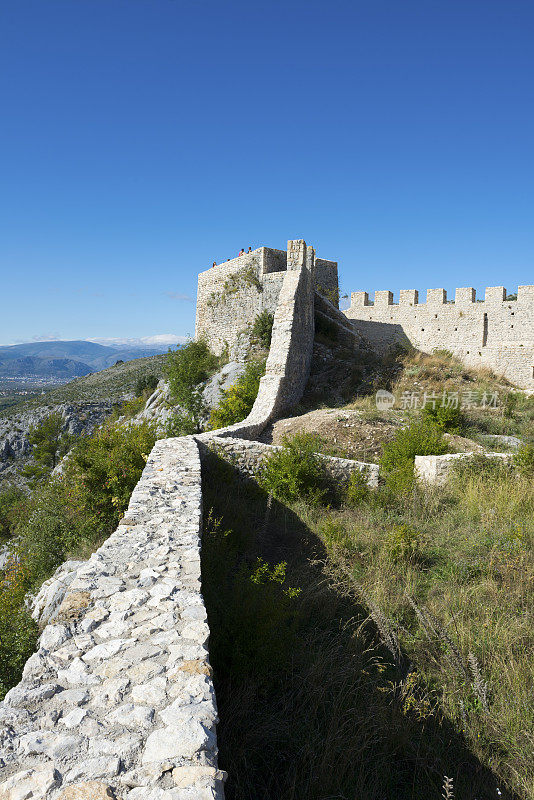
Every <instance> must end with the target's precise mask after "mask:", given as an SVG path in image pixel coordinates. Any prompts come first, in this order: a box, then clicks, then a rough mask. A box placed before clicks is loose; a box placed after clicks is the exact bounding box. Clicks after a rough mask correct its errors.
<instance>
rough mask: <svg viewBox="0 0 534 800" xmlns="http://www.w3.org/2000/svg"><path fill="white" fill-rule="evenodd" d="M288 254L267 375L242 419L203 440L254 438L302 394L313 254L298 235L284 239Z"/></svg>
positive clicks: (309, 341)
mask: <svg viewBox="0 0 534 800" xmlns="http://www.w3.org/2000/svg"><path fill="white" fill-rule="evenodd" d="M288 253H289V254H290V256H291V258H288V261H289V263H290V269H288V271H287V272H285V273H284V279H283V283H282V288H281V290H280V295H279V298H278V304H277V306H276V311H275V314H274V323H273V331H272V338H271V347H270V349H269V356H268V358H267V364H266V368H265V375H264V376H263V378H261V380H260V386H259V391H258V396H257V397H256V401H255V403H254V405H253V407H252V410H251V412H250V414H249V415H248V417H247V418H246V419H244V420H243V421H242V422H238V423H236V424H235V425H229V426H228V427H226V428H220V429H218V430H217V431H214V432H209V433H205V434H201V436H200V437H199V438H200V439H201V440H202V439H210V438H213V436H214V435H215V436H234V437H240V438H243V439H254V438H256V437H257V436H259V434H260V433H261V432H262V431H263V429H264V428H265V427H266V425H267V424H268V422H269V421H270V420H271V419H274V417H275V416H277V415H279V414H280V413H281V412H282V411H284V410H286V409H288V408H290V407H291V406H292V405H294V404H295V403H297V402H298V401H299V400H300V398H301V397H302V393H303V392H304V388H305V386H306V382H307V380H308V376H309V373H310V366H311V359H312V355H313V339H314V294H315V286H314V269H315V252H314V250H313V248H312V247H307V246H306V243H305V242H304V241H303V240H301V239H297V240H294V241H290V242H288Z"/></svg>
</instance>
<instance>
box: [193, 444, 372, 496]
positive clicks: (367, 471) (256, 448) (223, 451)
mask: <svg viewBox="0 0 534 800" xmlns="http://www.w3.org/2000/svg"><path fill="white" fill-rule="evenodd" d="M205 447H206V442H202V443H201V446H200V454H201V457H202V454H203V451H204V448H205ZM209 447H210V448H211V449H213V450H214V451H215V452H216V453H219V454H220V455H221V456H222V457H223V458H225V459H226V460H227V461H229V462H230V463H231V464H232V465H233V466H234V467H235V468H236V469H237V470H238V471H239V472H240V473H241V474H242V475H244V476H246V477H249V478H256V477H257V476H258V474H259V472H260V471H261V468H262V465H263V463H264V461H265V458H266V456H268V455H270V454H271V453H273V452H276V451H277V450H281V449H282V448H281V447H280V446H278V445H273V444H264V443H263V442H254V441H247V440H245V439H236V438H232V437H225V438H223V437H220V438H217V437H214V438H213V439H212V440H211V441H210V442H209ZM319 458H320V459H321V461H323V463H324V466H325V470H326V473H327V474H328V475H329V476H330V477H331V478H333V479H334V480H335V481H336V483H338V484H341V485H342V484H346V483H347V482H348V481H349V479H350V476H351V475H352V473H353V472H361V473H362V474H364V475H365V476H366V479H367V484H368V486H371V487H373V488H375V487H376V486H378V471H379V467H378V464H368V463H366V462H364V461H352V460H349V459H346V458H336V457H335V456H323V455H320V456H319Z"/></svg>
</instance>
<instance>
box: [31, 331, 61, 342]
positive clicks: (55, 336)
mask: <svg viewBox="0 0 534 800" xmlns="http://www.w3.org/2000/svg"><path fill="white" fill-rule="evenodd" d="M30 341H32V342H60V341H61V334H59V333H41V334H40V335H38V336H32V338H31V340H30Z"/></svg>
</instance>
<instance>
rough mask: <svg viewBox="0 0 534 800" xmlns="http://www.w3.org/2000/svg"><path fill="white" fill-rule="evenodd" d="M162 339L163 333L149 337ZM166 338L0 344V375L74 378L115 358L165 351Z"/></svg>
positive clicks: (3, 376)
mask: <svg viewBox="0 0 534 800" xmlns="http://www.w3.org/2000/svg"><path fill="white" fill-rule="evenodd" d="M152 338H153V339H160V338H161V339H163V338H164V337H152ZM168 347H169V345H168V342H167V341H158V342H154V343H152V342H150V344H145V343H144V342H142V341H140V343H139V344H130V343H124V344H123V343H120V344H119V343H117V344H113V345H104V344H99V343H97V342H88V341H83V340H81V341H73V342H61V341H52V342H50V341H47V342H28V343H25V344H14V345H8V346H3V347H0V378H33V377H39V378H57V379H58V381H61V380H65V379H66V378H76V377H78V376H81V375H88V374H89V373H91V372H97V371H99V370H102V369H106V368H107V367H111V366H113V364H115V363H116V362H117V361H132V360H133V359H136V358H145V357H148V356H153V355H157V354H160V353H166V352H167V350H168Z"/></svg>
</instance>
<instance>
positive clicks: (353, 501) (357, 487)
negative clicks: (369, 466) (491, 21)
mask: <svg viewBox="0 0 534 800" xmlns="http://www.w3.org/2000/svg"><path fill="white" fill-rule="evenodd" d="M369 491H370V489H369V486H368V485H367V476H366V474H365V473H364V472H353V473H352V474H351V476H350V479H349V482H348V484H347V488H346V490H345V504H346V505H348V506H351V507H352V508H354V507H355V506H359V505H360V504H361V503H363V502H364V501H365V500H367V498H368V497H369Z"/></svg>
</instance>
